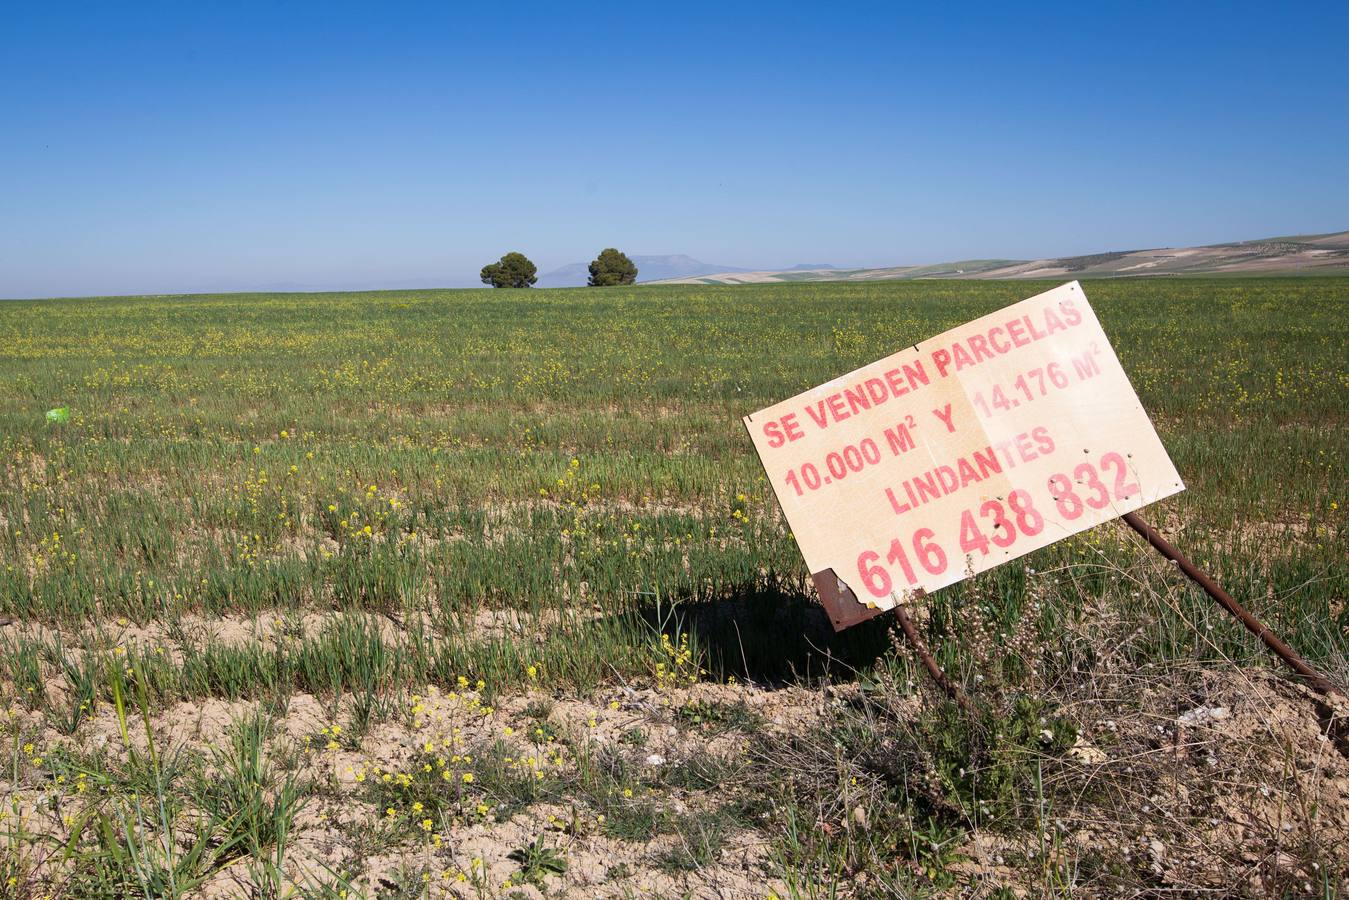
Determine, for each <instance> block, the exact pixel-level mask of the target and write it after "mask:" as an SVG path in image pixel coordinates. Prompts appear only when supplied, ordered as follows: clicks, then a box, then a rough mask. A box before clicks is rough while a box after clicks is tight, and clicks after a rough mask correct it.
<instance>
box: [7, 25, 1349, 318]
mask: <svg viewBox="0 0 1349 900" xmlns="http://www.w3.org/2000/svg"><path fill="white" fill-rule="evenodd" d="M938 7H939V5H937V4H921V5H913V6H900V5H896V4H849V3H843V4H828V5H825V4H820V5H818V6H816V5H813V4H812V5H793V4H772V5H770V4H737V3H718V4H715V5H714V4H698V3H692V4H690V3H682V4H673V5H660V6H656V5H645V4H612V5H587V4H566V5H563V4H555V3H540V4H532V3H530V4H510V5H509V6H507V5H498V4H489V3H476V4H471V5H463V6H460V5H456V4H446V3H434V4H433V3H426V4H414V3H365V4H354V3H351V4H348V3H299V2H269V3H248V2H235V3H181V2H177V3H127V4H62V3H23V4H19V3H15V2H10V3H7V4H5V5H4V6H3V7H0V297H35V296H54V295H84V294H116V293H165V292H179V291H208V290H247V289H281V288H283V287H285V286H292V287H294V288H297V289H305V288H308V289H320V288H331V289H340V288H362V287H377V286H388V287H398V286H411V285H444V286H468V285H476V284H477V283H478V282H477V271H478V269H479V268H480V267H481V266H482V265H483V264H484V263H486V262H490V261H491V260H493V259H495V258H496V257H497V256H499V255H500V254H501V253H503V252H505V251H507V250H520V251H523V252H524V253H526V254H527V255H529V256H530V257H531V258H532V259H533V260H534V261H535V262H536V263H537V264H538V265H539V269H540V271H541V272H543V271H547V270H549V269H552V268H555V267H557V266H560V265H563V264H566V263H569V262H577V261H583V260H588V259H590V258H592V257H593V256H594V255H595V253H596V252H597V251H598V250H599V249H601V248H603V247H607V246H617V247H620V248H622V249H624V250H626V251H627V252H629V253H630V254H634V255H635V254H664V253H687V254H689V255H691V256H695V257H697V258H699V259H702V260H705V261H709V262H714V263H721V264H726V265H733V266H751V267H785V266H789V265H792V264H795V263H801V262H808V263H833V264H835V265H899V264H905V263H923V262H939V261H947V260H956V259H965V258H974V257H1005V258H1027V257H1036V256H1043V255H1065V254H1075V253H1090V252H1096V251H1103V250H1113V249H1131V248H1138V247H1151V246H1180V245H1185V244H1195V243H1214V242H1219V241H1226V240H1236V239H1245V238H1256V237H1265V236H1271V235H1278V234H1290V233H1298V232H1304V233H1305V232H1320V231H1335V230H1342V229H1346V228H1349V165H1346V160H1347V159H1349V77H1346V75H1345V70H1344V46H1345V44H1346V40H1349V5H1346V4H1344V3H1342V2H1341V3H1333V4H1332V3H1325V4H1310V3H1290V4H1278V5H1270V4H1258V5H1257V4H1249V5H1248V4H1231V5H1223V6H1221V7H1218V6H1212V7H1211V6H1209V5H1208V4H1191V3H1182V4H1158V5H1156V6H1150V5H1147V4H1137V3H1134V4H1120V5H1118V6H1098V5H1095V4H1061V5H1060V4H1054V5H1041V6H1038V7H1035V8H1029V7H1027V8H1022V9H1016V8H1013V7H1012V6H1011V5H1009V4H988V5H986V6H985V5H979V4H966V5H964V6H963V7H961V8H959V9H958V10H957V9H956V8H955V7H944V8H938Z"/></svg>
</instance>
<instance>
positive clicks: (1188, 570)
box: [1120, 512, 1341, 696]
mask: <svg viewBox="0 0 1349 900" xmlns="http://www.w3.org/2000/svg"><path fill="white" fill-rule="evenodd" d="M1120 518H1122V519H1123V520H1124V522H1125V524H1127V525H1128V526H1129V527H1130V528H1132V529H1133V530H1134V531H1136V532H1138V533H1139V534H1140V535H1142V537H1143V539H1144V540H1146V541H1147V542H1148V543H1149V544H1151V545H1152V546H1153V547H1154V548H1155V549H1156V550H1157V552H1158V553H1160V554H1162V556H1165V557H1166V558H1167V559H1169V560H1171V561H1172V562H1174V563H1175V564H1176V566H1177V567H1178V568H1179V569H1180V570H1181V571H1182V572H1184V573H1185V575H1186V576H1187V577H1188V578H1189V579H1190V580H1191V581H1193V582H1194V583H1195V584H1197V585H1199V586H1200V587H1201V588H1203V589H1204V592H1205V593H1207V594H1208V595H1209V596H1210V597H1212V598H1213V599H1214V600H1215V601H1217V603H1218V605H1219V606H1221V607H1222V608H1223V609H1225V610H1227V611H1228V612H1229V613H1231V614H1232V615H1233V616H1234V617H1236V618H1237V619H1238V620H1239V621H1240V622H1241V624H1242V625H1245V626H1246V630H1247V631H1249V632H1251V634H1253V635H1255V636H1256V637H1258V638H1260V640H1262V641H1264V642H1265V646H1266V647H1268V648H1269V649H1270V650H1272V651H1274V654H1275V655H1276V656H1278V657H1279V659H1281V660H1283V661H1284V662H1285V663H1287V664H1288V667H1289V668H1290V669H1292V670H1293V671H1294V672H1297V673H1298V674H1299V675H1301V676H1302V677H1303V678H1305V679H1306V680H1307V683H1308V684H1309V685H1311V686H1312V687H1313V688H1315V689H1316V690H1317V691H1319V692H1320V693H1322V694H1325V695H1327V696H1329V695H1331V694H1338V693H1341V691H1340V689H1339V688H1337V687H1336V686H1335V685H1334V684H1333V683H1332V682H1331V681H1330V679H1328V678H1326V676H1324V675H1322V674H1321V673H1320V672H1318V671H1316V670H1315V669H1313V668H1312V667H1311V666H1310V665H1308V664H1307V661H1306V660H1304V659H1303V658H1302V657H1301V656H1299V655H1298V654H1297V651H1296V650H1294V649H1293V648H1292V647H1290V646H1288V645H1287V644H1285V643H1284V642H1283V641H1282V640H1280V639H1279V636H1278V635H1276V634H1275V633H1274V632H1272V631H1270V630H1269V626H1267V625H1265V624H1264V623H1263V622H1261V621H1260V620H1259V619H1257V618H1256V617H1255V616H1253V615H1251V614H1250V612H1249V611H1247V609H1246V608H1245V607H1244V606H1242V605H1241V604H1240V603H1238V602H1237V601H1236V600H1234V599H1232V596H1231V595H1230V594H1228V593H1227V591H1225V590H1223V589H1222V585H1220V584H1218V583H1217V582H1216V581H1214V580H1213V579H1212V578H1210V577H1209V576H1208V574H1207V573H1205V572H1204V571H1203V570H1201V569H1200V568H1199V567H1198V566H1196V565H1195V564H1194V563H1192V562H1190V561H1189V560H1188V559H1186V558H1185V554H1183V553H1181V552H1180V551H1179V550H1177V549H1176V548H1175V547H1174V546H1173V545H1172V544H1171V543H1170V542H1169V541H1167V540H1166V538H1164V537H1162V536H1161V534H1159V533H1158V532H1157V529H1155V528H1153V527H1152V526H1151V525H1149V524H1148V523H1147V522H1144V521H1143V520H1142V519H1140V518H1139V517H1138V514H1137V513H1131V512H1130V513H1125V514H1124V515H1122V516H1120Z"/></svg>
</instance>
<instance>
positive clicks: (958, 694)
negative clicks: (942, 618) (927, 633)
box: [895, 604, 970, 712]
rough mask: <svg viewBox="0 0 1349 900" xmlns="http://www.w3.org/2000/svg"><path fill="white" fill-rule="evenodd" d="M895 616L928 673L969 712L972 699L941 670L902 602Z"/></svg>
mask: <svg viewBox="0 0 1349 900" xmlns="http://www.w3.org/2000/svg"><path fill="white" fill-rule="evenodd" d="M895 618H897V619H899V627H900V628H902V629H904V637H905V638H907V639H908V642H909V646H911V647H913V649H914V651H915V652H916V653H917V654H918V658H919V659H921V660H922V661H923V668H925V669H927V674H929V675H931V676H932V680H933V681H935V682H936V683H937V685H938V687H940V688H941V689H942V690H944V691H946V693H947V694H948V695H949V696H950V697H951V699H952V700H954V701H955V702H956V703H959V704H960V708H961V709H963V710H965V712H969V711H970V701H969V700H968V699H966V697H965V692H964V691H962V690H961V689H960V688H958V687H956V686H955V683H954V682H952V681H951V679H949V678H947V677H946V673H945V672H943V671H942V670H941V666H939V665H937V661H936V660H935V659H933V658H932V654H931V653H929V652H928V649H927V645H926V644H924V643H923V639H922V638H920V637H919V636H918V629H917V628H914V627H913V619H910V618H909V613H908V611H907V610H905V609H904V606H903V605H902V604H901V605H899V606H896V607H895Z"/></svg>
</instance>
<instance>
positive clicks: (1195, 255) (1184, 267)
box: [663, 231, 1349, 284]
mask: <svg viewBox="0 0 1349 900" xmlns="http://www.w3.org/2000/svg"><path fill="white" fill-rule="evenodd" d="M1293 274H1304V275H1349V231H1339V232H1335V233H1333V234H1304V235H1294V236H1292V237H1275V238H1263V239H1261V240H1255V241H1239V242H1237V243H1232V244H1209V245H1207V246H1203V247H1180V248H1172V247H1168V248H1163V249H1155V250H1120V251H1112V252H1109V253H1092V254H1089V255H1086V256H1063V257H1052V258H1045V259H1033V260H1019V259H967V260H962V261H960V262H949V263H938V264H936V265H926V266H890V267H886V268H876V269H836V268H833V267H825V266H818V267H813V268H803V267H800V266H798V267H795V268H792V269H780V270H766V271H757V272H746V271H744V270H739V271H727V272H717V273H714V274H711V275H701V276H682V277H677V278H669V279H665V280H664V281H663V283H665V284H771V283H775V282H787V281H888V280H894V279H912V278H990V279H991V278H1061V277H1071V278H1129V277H1140V276H1156V275H1293Z"/></svg>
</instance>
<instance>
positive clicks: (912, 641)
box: [810, 569, 970, 712]
mask: <svg viewBox="0 0 1349 900" xmlns="http://www.w3.org/2000/svg"><path fill="white" fill-rule="evenodd" d="M810 579H811V581H813V582H814V583H815V591H816V592H817V593H818V594H819V595H820V603H821V604H823V605H824V610H825V612H827V613H828V614H829V621H830V622H832V623H834V631H842V630H843V629H845V628H849V627H851V626H853V625H856V624H858V623H859V622H865V621H866V620H868V619H874V618H875V617H876V616H879V615H880V614H881V613H883V612H887V610H884V609H881V608H880V607H878V606H868V605H867V604H865V603H862V602H861V601H859V600H858V599H857V595H856V594H854V593H853V591H852V588H850V587H848V585H847V584H845V583H844V582H843V580H842V579H840V578H839V577H838V576H837V575H836V574H834V570H833V569H824V570H823V571H820V572H816V573H815V574H814V575H811V576H810ZM925 596H926V594H924V593H923V592H922V591H917V592H915V593H914V595H913V597H911V598H910V599H912V600H917V599H920V598H922V597H925ZM894 613H895V618H897V619H898V620H899V627H900V628H901V629H902V630H903V631H904V639H905V640H907V641H908V642H909V646H910V647H912V648H913V650H914V652H915V653H917V654H918V659H919V660H921V661H922V663H923V668H925V669H927V673H928V675H929V676H931V678H932V680H933V681H934V682H936V684H937V686H938V687H940V688H941V689H942V690H944V691H945V692H946V693H947V694H948V695H949V696H950V697H951V699H953V700H955V701H956V702H957V703H959V704H960V707H961V709H964V710H966V711H967V712H968V711H969V708H970V705H969V700H968V699H967V698H966V697H965V694H964V692H963V691H961V690H960V688H958V687H956V685H955V683H954V682H952V681H951V679H949V678H947V677H946V673H945V672H943V671H942V670H941V666H939V665H937V661H936V660H935V659H933V657H932V654H931V653H930V652H929V651H928V649H927V645H926V644H924V643H923V639H922V638H921V637H919V636H918V629H917V628H916V627H914V624H913V619H911V618H909V613H908V611H907V610H906V609H905V608H904V604H903V603H900V604H898V605H896V606H895V607H894Z"/></svg>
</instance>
